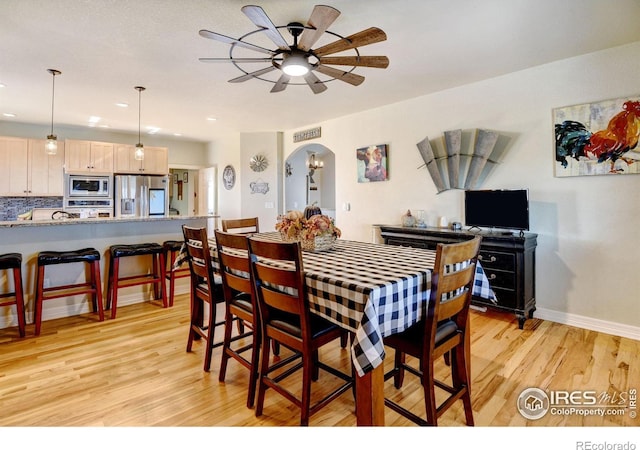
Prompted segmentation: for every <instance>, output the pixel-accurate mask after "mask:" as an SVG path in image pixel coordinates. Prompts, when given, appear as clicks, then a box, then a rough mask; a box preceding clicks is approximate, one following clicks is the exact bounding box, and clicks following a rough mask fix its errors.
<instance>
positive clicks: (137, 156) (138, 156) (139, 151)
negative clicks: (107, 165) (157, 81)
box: [134, 86, 145, 161]
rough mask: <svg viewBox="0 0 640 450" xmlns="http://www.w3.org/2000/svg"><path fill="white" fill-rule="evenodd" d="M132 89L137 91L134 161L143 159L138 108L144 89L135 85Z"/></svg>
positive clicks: (139, 108) (139, 107)
mask: <svg viewBox="0 0 640 450" xmlns="http://www.w3.org/2000/svg"><path fill="white" fill-rule="evenodd" d="M134 89H135V90H136V91H138V143H137V144H136V152H135V153H134V158H135V159H136V161H142V160H143V159H144V145H142V140H141V139H140V110H141V96H142V91H144V90H145V88H144V87H142V86H136V87H135V88H134Z"/></svg>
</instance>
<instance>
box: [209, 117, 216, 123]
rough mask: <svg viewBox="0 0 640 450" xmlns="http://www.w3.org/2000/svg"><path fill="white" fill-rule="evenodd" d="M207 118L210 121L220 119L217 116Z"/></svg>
mask: <svg viewBox="0 0 640 450" xmlns="http://www.w3.org/2000/svg"><path fill="white" fill-rule="evenodd" d="M207 120H208V121H209V122H215V121H216V120H218V119H216V118H215V117H207Z"/></svg>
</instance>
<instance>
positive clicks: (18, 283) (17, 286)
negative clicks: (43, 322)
mask: <svg viewBox="0 0 640 450" xmlns="http://www.w3.org/2000/svg"><path fill="white" fill-rule="evenodd" d="M0 270H11V271H12V272H13V291H12V292H6V293H4V294H0V299H3V298H10V297H13V300H5V301H0V306H11V305H16V315H17V316H18V331H19V332H20V337H24V327H25V325H24V324H25V318H24V297H23V294H22V292H23V291H22V255H21V254H20V253H6V254H4V255H0Z"/></svg>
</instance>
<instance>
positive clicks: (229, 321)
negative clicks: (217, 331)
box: [218, 304, 240, 382]
mask: <svg viewBox="0 0 640 450" xmlns="http://www.w3.org/2000/svg"><path fill="white" fill-rule="evenodd" d="M238 322H240V320H238ZM232 328H233V314H231V311H230V310H229V305H226V304H225V308H224V337H223V340H222V355H221V357H220V374H219V375H218V381H220V382H224V378H225V376H226V375H227V363H228V361H229V358H230V356H229V354H228V353H227V350H228V349H230V347H231V331H232Z"/></svg>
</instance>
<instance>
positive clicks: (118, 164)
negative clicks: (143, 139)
mask: <svg viewBox="0 0 640 450" xmlns="http://www.w3.org/2000/svg"><path fill="white" fill-rule="evenodd" d="M135 152H136V148H135V146H133V145H121V144H116V146H115V158H114V160H115V172H116V173H123V174H135V175H140V174H144V175H166V174H168V173H169V150H168V149H167V148H166V147H144V159H143V160H136V158H135Z"/></svg>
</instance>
